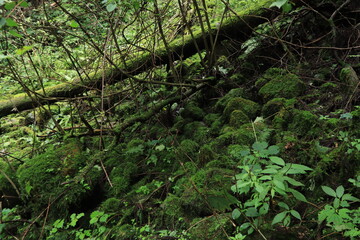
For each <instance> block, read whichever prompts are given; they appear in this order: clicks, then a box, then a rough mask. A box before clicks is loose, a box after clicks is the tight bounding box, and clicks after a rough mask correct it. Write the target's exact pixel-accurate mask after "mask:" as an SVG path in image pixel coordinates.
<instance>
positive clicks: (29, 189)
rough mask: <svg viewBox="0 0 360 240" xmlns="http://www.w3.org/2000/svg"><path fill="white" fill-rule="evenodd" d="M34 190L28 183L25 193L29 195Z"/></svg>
mask: <svg viewBox="0 0 360 240" xmlns="http://www.w3.org/2000/svg"><path fill="white" fill-rule="evenodd" d="M32 189H33V187H32V186H31V184H30V183H29V182H26V185H25V191H26V193H27V194H28V195H29V194H30V192H31V190H32Z"/></svg>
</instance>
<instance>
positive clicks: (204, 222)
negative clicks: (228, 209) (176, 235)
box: [189, 214, 233, 240]
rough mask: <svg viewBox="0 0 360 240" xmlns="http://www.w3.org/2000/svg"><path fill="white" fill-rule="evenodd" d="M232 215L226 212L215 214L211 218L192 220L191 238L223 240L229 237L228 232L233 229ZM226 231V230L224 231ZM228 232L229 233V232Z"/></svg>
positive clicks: (193, 239) (194, 239)
mask: <svg viewBox="0 0 360 240" xmlns="http://www.w3.org/2000/svg"><path fill="white" fill-rule="evenodd" d="M229 219H230V217H229V216H228V215H226V214H220V215H216V216H215V215H213V216H212V217H210V218H203V219H201V218H196V219H194V220H193V221H192V224H191V225H192V226H194V227H193V228H192V229H190V231H189V233H190V236H191V240H198V239H213V240H223V239H227V238H228V233H230V231H231V230H232V228H233V227H232V223H231V221H230V220H229ZM224 231H225V232H224ZM227 232H228V233H227Z"/></svg>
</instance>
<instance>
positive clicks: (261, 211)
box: [259, 203, 269, 215]
mask: <svg viewBox="0 0 360 240" xmlns="http://www.w3.org/2000/svg"><path fill="white" fill-rule="evenodd" d="M268 212H269V204H268V203H264V204H263V205H262V206H261V207H260V208H259V214H260V215H265V214H267V213H268Z"/></svg>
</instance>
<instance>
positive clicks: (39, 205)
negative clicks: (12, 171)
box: [17, 141, 96, 215]
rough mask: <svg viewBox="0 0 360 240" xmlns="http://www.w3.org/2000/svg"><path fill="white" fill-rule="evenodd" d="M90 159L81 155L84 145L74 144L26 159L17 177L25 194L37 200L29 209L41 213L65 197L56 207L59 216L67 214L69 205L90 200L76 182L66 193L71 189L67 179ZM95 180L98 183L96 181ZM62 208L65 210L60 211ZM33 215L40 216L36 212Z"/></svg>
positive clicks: (29, 205) (83, 188)
mask: <svg viewBox="0 0 360 240" xmlns="http://www.w3.org/2000/svg"><path fill="white" fill-rule="evenodd" d="M86 159H88V157H87V156H86V155H85V154H84V153H83V152H81V146H79V145H78V143H77V142H76V141H73V142H70V143H68V144H65V145H64V146H62V147H60V148H58V149H53V150H48V151H46V152H45V153H44V154H40V155H37V156H36V157H34V158H31V159H28V160H26V162H25V163H24V164H23V165H22V166H21V167H19V169H18V170H17V177H18V182H19V185H20V188H21V189H22V191H23V192H24V193H27V195H29V196H31V198H32V199H36V201H35V202H32V203H29V204H28V207H29V208H34V209H38V210H41V209H43V207H44V206H46V205H47V204H48V202H49V200H51V199H55V198H57V197H59V196H61V195H64V196H65V197H64V198H63V199H62V200H61V201H57V202H56V203H54V205H53V207H52V208H53V209H56V210H58V211H56V213H57V214H60V215H61V214H66V212H67V209H68V207H69V206H71V205H73V204H76V203H79V202H80V201H81V200H82V199H84V198H85V197H86V189H85V187H84V186H83V184H77V183H74V184H73V186H72V188H71V190H70V191H67V192H66V193H65V194H64V193H63V192H64V190H65V189H66V188H67V187H68V185H67V184H64V182H66V176H70V177H73V176H75V174H76V173H77V171H78V170H79V169H80V167H81V166H84V163H85V160H86ZM92 181H94V182H93V183H95V181H96V180H95V179H92ZM84 183H87V181H84ZM69 184H72V183H71V182H70V183H69ZM61 208H64V209H63V210H62V211H59V209H61ZM32 213H34V214H36V210H35V211H32Z"/></svg>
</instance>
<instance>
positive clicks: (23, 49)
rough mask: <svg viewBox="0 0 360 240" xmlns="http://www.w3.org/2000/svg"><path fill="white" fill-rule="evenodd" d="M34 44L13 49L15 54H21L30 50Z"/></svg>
mask: <svg viewBox="0 0 360 240" xmlns="http://www.w3.org/2000/svg"><path fill="white" fill-rule="evenodd" d="M33 47H34V46H24V47H23V48H20V49H16V50H15V54H16V55H23V54H24V53H26V52H27V51H30V50H31V49H33Z"/></svg>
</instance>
